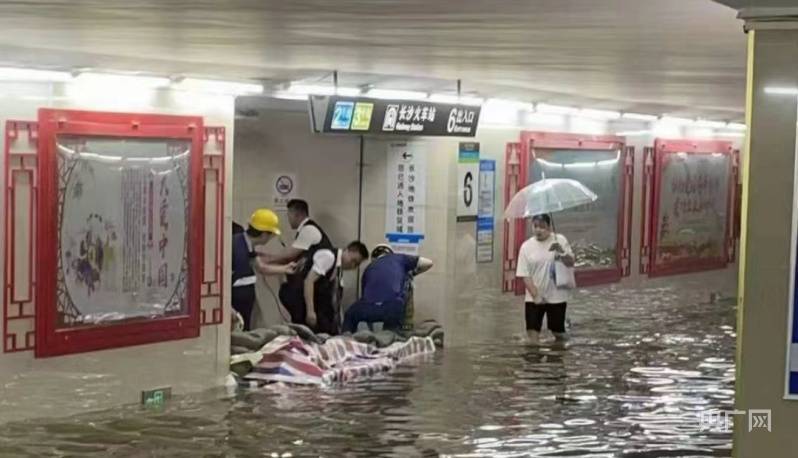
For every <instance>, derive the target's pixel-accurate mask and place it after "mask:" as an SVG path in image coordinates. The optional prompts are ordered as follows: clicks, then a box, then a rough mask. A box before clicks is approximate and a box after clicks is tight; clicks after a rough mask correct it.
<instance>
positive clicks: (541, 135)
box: [505, 131, 634, 294]
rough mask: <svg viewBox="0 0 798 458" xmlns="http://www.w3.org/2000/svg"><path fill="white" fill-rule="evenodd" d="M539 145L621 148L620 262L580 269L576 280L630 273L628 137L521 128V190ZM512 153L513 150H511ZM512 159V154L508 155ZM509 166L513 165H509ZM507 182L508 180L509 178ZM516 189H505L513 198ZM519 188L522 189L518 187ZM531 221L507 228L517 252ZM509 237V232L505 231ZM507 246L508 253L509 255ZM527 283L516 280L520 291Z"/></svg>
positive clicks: (602, 280)
mask: <svg viewBox="0 0 798 458" xmlns="http://www.w3.org/2000/svg"><path fill="white" fill-rule="evenodd" d="M537 149H570V150H593V151H595V150H607V151H621V154H622V166H621V167H619V171H618V173H619V186H620V189H619V193H618V199H619V202H618V209H619V211H618V231H617V234H618V235H617V237H618V239H617V243H616V246H617V250H616V257H617V259H616V261H617V262H616V265H615V266H613V267H609V268H595V269H584V270H577V272H576V283H577V285H578V286H580V287H582V286H585V287H586V286H595V285H602V284H608V283H616V282H619V281H620V280H621V278H623V277H625V276H628V275H629V274H630V257H631V250H630V247H631V237H632V230H631V228H632V219H631V218H632V198H633V189H632V179H633V174H634V149H633V148H632V147H628V146H626V140H625V139H624V138H623V137H618V136H614V135H585V134H570V133H556V132H528V131H524V132H521V142H520V151H519V152H518V154H517V156H518V162H519V167H517V169H518V170H516V172H515V173H517V175H518V181H519V186H518V189H519V190H520V189H521V188H523V187H524V186H526V185H528V184H530V183H529V172H530V171H531V170H532V166H533V164H534V161H535V158H536V156H535V151H536V150H537ZM508 154H509V153H508ZM508 160H509V156H508ZM507 170H509V168H508V169H507ZM505 186H507V180H505ZM511 191H512V190H510V189H505V198H506V199H507V200H506V201H507V202H509V198H511V197H512V196H511V195H509V194H510V193H511ZM515 191H518V190H515ZM528 224H529V223H528V221H526V220H520V219H519V220H516V221H515V222H514V223H508V225H507V226H505V227H506V229H510V227H509V226H511V225H512V226H514V227H512V230H514V231H515V247H513V249H514V250H515V253H517V252H518V251H519V250H520V249H521V244H523V243H524V240H525V237H524V234H526V232H527V229H528V228H527V225H528ZM505 237H506V235H505ZM506 253H507V250H505V256H507V254H506ZM523 289H524V288H523V284H522V283H521V282H520V281H517V280H516V282H515V288H514V290H515V292H516V294H522V293H523Z"/></svg>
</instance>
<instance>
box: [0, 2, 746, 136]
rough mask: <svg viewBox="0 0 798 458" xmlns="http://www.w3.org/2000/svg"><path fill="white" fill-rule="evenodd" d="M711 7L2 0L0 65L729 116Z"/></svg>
mask: <svg viewBox="0 0 798 458" xmlns="http://www.w3.org/2000/svg"><path fill="white" fill-rule="evenodd" d="M736 14H737V12H736V11H735V10H733V9H731V8H729V7H726V6H723V5H721V4H719V3H715V2H713V1H711V0H525V1H516V0H282V1H274V0H228V1H217V0H136V1H118V0H48V1H36V0H16V1H3V2H0V64H17V65H18V64H23V65H29V66H35V67H59V68H61V67H65V68H76V67H94V68H102V69H116V70H139V71H149V72H155V73H168V74H175V73H191V74H196V75H204V76H215V77H225V78H255V79H263V80H265V81H266V83H267V84H279V83H284V82H287V81H291V80H297V79H302V80H307V81H314V80H325V79H327V80H329V72H330V71H332V70H334V69H336V70H338V71H339V73H340V84H342V85H359V84H376V85H378V86H389V87H392V88H421V89H425V90H445V89H453V88H454V81H455V80H456V79H458V78H460V79H462V81H463V90H464V91H476V92H480V93H481V94H483V95H486V96H504V97H514V98H523V99H526V100H533V101H545V102H549V103H557V104H576V105H589V106H592V107H596V108H610V109H619V110H627V111H640V112H649V113H666V112H667V113H670V114H673V115H677V116H703V117H709V118H717V119H729V120H739V119H741V118H742V112H743V101H744V86H745V35H744V33H743V31H742V23H741V22H740V21H739V20H737V19H736Z"/></svg>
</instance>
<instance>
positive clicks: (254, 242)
mask: <svg viewBox="0 0 798 458" xmlns="http://www.w3.org/2000/svg"><path fill="white" fill-rule="evenodd" d="M275 235H280V220H279V219H278V217H277V215H276V214H275V213H274V212H273V211H271V210H268V209H265V208H262V209H259V210H256V211H255V212H254V213H253V214H252V217H251V218H250V220H249V227H247V230H246V231H245V232H241V233H238V234H236V235H234V236H233V253H232V261H233V278H232V281H231V283H230V285H231V288H232V292H231V299H232V300H231V302H232V305H233V309H235V311H237V312H238V313H240V314H241V317H242V318H243V319H244V329H245V330H249V329H250V327H251V325H252V309H253V308H254V306H255V302H256V297H255V283H256V282H257V276H256V275H255V273H256V272H257V273H259V274H261V275H288V274H292V273H294V272H295V271H296V263H287V264H283V265H278V264H269V263H267V262H266V261H265V260H264V259H261V258H260V257H259V256H258V253H257V252H256V251H255V247H256V246H258V245H265V244H266V243H268V242H269V240H271V239H272V238H273V237H274V236H275Z"/></svg>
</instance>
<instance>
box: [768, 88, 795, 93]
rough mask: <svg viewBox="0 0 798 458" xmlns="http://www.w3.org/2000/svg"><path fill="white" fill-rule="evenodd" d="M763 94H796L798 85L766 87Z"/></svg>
mask: <svg viewBox="0 0 798 458" xmlns="http://www.w3.org/2000/svg"><path fill="white" fill-rule="evenodd" d="M765 94H774V95H798V87H766V88H765Z"/></svg>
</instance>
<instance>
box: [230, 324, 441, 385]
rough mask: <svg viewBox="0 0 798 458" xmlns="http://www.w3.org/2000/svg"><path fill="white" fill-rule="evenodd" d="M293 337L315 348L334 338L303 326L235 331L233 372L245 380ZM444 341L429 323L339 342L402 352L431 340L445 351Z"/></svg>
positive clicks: (365, 333) (365, 332) (359, 334)
mask: <svg viewBox="0 0 798 458" xmlns="http://www.w3.org/2000/svg"><path fill="white" fill-rule="evenodd" d="M293 337H297V338H300V339H301V342H305V343H307V344H311V345H314V344H315V345H323V344H325V342H327V340H328V339H329V338H330V336H328V335H326V334H315V333H314V332H313V331H311V330H310V329H309V328H308V327H307V326H304V325H301V324H287V325H275V326H271V327H268V328H261V329H254V330H252V331H233V332H232V333H231V348H230V352H231V354H232V357H231V362H230V370H231V371H232V372H233V373H235V374H236V375H238V376H240V377H243V376H245V375H246V374H248V373H250V372H251V371H252V369H253V367H254V366H255V365H257V364H258V363H259V362H260V361H261V359H262V358H263V356H264V350H265V349H268V348H269V344H270V343H272V342H273V341H275V339H277V340H280V341H281V342H283V341H285V339H286V338H293ZM278 338H280V339H278ZM443 338H444V334H443V328H442V327H441V326H440V325H439V324H438V323H437V322H435V321H434V320H428V321H425V322H423V323H421V324H420V325H419V326H417V327H415V328H414V329H410V330H397V331H390V330H381V331H376V332H373V331H370V330H363V331H359V332H357V333H355V334H354V335H344V336H339V337H338V338H337V339H343V340H346V339H352V341H354V342H357V343H361V344H366V345H369V346H372V347H374V348H376V349H387V348H389V347H392V346H393V347H394V348H398V347H397V345H398V344H401V343H405V342H408V341H410V340H416V339H425V340H427V339H429V341H431V342H432V343H433V344H434V346H435V347H442V346H443ZM406 348H410V347H406Z"/></svg>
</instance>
